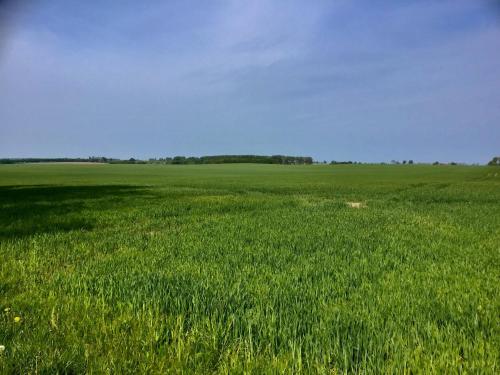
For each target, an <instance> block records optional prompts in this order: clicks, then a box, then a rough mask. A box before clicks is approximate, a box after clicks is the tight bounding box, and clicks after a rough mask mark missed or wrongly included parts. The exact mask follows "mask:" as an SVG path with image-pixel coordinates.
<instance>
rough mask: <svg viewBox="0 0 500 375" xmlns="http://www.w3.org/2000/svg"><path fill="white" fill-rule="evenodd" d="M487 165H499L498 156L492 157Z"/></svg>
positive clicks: (499, 158) (499, 157) (499, 159)
mask: <svg viewBox="0 0 500 375" xmlns="http://www.w3.org/2000/svg"><path fill="white" fill-rule="evenodd" d="M488 165H493V166H499V165H500V156H495V157H494V158H493V159H491V160H490V161H489V163H488Z"/></svg>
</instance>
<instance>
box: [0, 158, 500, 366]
mask: <svg viewBox="0 0 500 375" xmlns="http://www.w3.org/2000/svg"><path fill="white" fill-rule="evenodd" d="M499 202H500V169H498V168H496V167H467V166H427V165H426V166H423V165H404V166H403V165H399V166H398V165H394V166H392V165H385V166H383V165H335V166H329V165H312V166H280V165H253V164H241V165H237V164H227V165H192V166H189V165H185V166H175V165H169V166H165V165H108V164H39V165H29V164H23V165H1V166H0V308H1V310H0V345H1V346H0V373H5V374H11V373H12V374H18V373H22V374H28V373H32V374H35V373H40V374H55V373H60V374H76V373H94V374H101V373H104V374H106V373H109V374H121V373H136V374H148V373H153V374H155V373H182V374H192V373H196V374H212V373H215V374H219V373H222V374H227V373H231V374H243V373H247V374H267V373H276V374H290V373H307V374H309V373H313V374H316V373H318V374H343V373H366V374H373V373H384V374H385V373H387V374H394V373H407V374H410V373H411V374H419V373H422V374H429V373H448V374H454V373H481V374H482V373H484V374H495V373H496V374H498V373H499V372H500V204H499ZM350 203H354V204H351V205H350Z"/></svg>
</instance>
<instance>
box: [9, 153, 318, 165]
mask: <svg viewBox="0 0 500 375" xmlns="http://www.w3.org/2000/svg"><path fill="white" fill-rule="evenodd" d="M18 163H109V164H225V163H256V164H312V163H313V158H312V157H310V156H287V155H272V156H265V155H213V156H201V157H196V156H188V157H186V156H174V157H165V158H158V159H156V158H152V159H149V160H140V159H134V158H130V159H115V158H107V157H103V156H90V157H89V158H86V159H85V158H5V159H0V164H18Z"/></svg>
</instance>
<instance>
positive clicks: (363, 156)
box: [0, 0, 500, 163]
mask: <svg viewBox="0 0 500 375" xmlns="http://www.w3.org/2000/svg"><path fill="white" fill-rule="evenodd" d="M216 154H262V155H270V154H286V155H303V156H312V157H314V159H316V160H321V161H322V160H327V161H330V160H353V161H363V162H380V161H390V160H393V159H394V160H409V159H412V160H415V161H419V162H433V161H441V162H450V161H455V162H467V163H486V162H487V161H488V160H490V159H491V158H492V157H493V156H495V155H498V154H500V4H499V2H498V1H497V0H415V1H412V0H394V1H383V0H350V1H349V0H337V1H335V0H330V1H321V0H316V1H304V0H302V1H295V0H280V1H278V0H268V1H265V0H255V1H252V0H247V1H234V0H227V1H217V0H214V1H201V0H199V1H190V0H179V1H168V0H164V1H155V0H151V1H129V0H123V1H115V0H102V1H95V2H94V1H81V0H52V1H51V0H31V1H30V0H26V1H23V0H17V1H10V2H9V1H2V0H0V157H88V156H107V157H117V158H129V157H135V158H152V157H165V156H174V155H194V156H201V155H216Z"/></svg>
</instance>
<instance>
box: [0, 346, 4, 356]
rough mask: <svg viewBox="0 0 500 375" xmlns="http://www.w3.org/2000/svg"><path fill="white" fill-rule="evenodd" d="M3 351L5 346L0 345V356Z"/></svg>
mask: <svg viewBox="0 0 500 375" xmlns="http://www.w3.org/2000/svg"><path fill="white" fill-rule="evenodd" d="M4 351H5V345H0V354H2V353H3V352H4Z"/></svg>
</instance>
